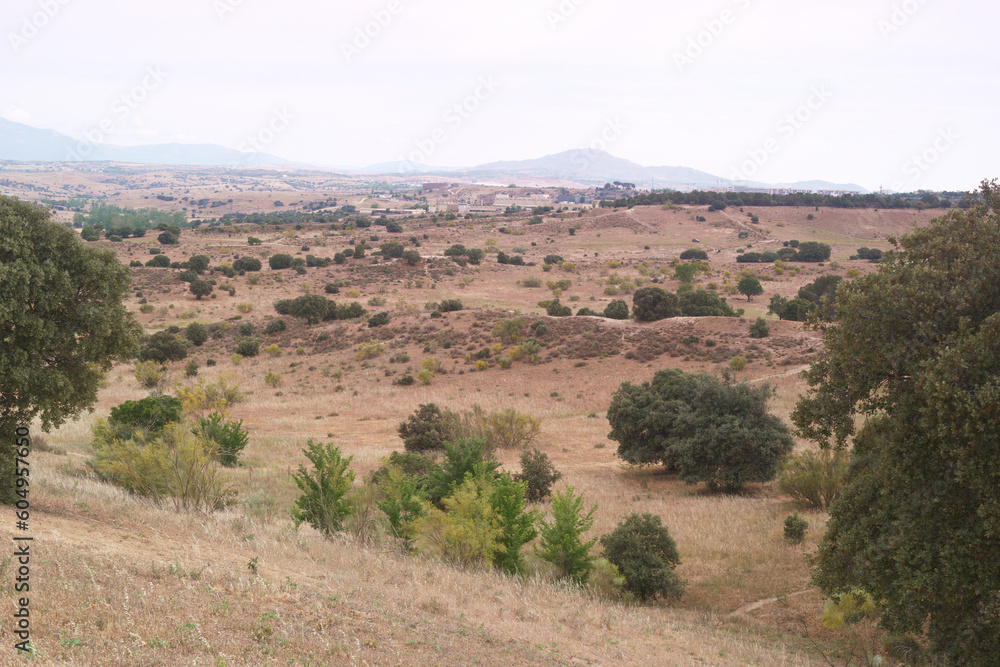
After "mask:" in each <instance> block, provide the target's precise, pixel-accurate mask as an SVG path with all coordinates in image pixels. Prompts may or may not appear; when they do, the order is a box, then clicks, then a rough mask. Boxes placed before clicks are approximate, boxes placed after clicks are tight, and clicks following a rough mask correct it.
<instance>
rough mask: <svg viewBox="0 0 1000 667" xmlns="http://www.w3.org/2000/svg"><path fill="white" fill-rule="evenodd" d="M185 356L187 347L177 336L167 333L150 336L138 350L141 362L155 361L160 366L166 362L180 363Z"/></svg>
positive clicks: (161, 332) (158, 332)
mask: <svg viewBox="0 0 1000 667" xmlns="http://www.w3.org/2000/svg"><path fill="white" fill-rule="evenodd" d="M186 356H187V345H185V344H184V341H183V340H181V338H180V336H178V335H177V334H172V333H170V332H169V331H157V332H156V333H155V334H153V335H152V336H150V337H149V338H148V339H147V340H146V342H145V343H143V345H142V348H140V350H139V359H141V360H142V361H156V362H159V363H161V364H163V363H166V362H168V361H180V360H181V359H183V358H185V357H186Z"/></svg>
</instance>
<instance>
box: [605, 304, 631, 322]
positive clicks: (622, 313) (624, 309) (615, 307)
mask: <svg viewBox="0 0 1000 667" xmlns="http://www.w3.org/2000/svg"><path fill="white" fill-rule="evenodd" d="M604 317H607V318H610V319H612V320H627V319H628V304H627V303H625V302H624V301H623V300H621V299H615V300H614V301H612V302H611V303H609V304H608V305H607V307H606V308H605V309H604Z"/></svg>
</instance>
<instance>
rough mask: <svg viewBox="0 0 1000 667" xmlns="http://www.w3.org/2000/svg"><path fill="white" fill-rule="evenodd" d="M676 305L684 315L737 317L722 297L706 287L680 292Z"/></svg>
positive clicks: (680, 313)
mask: <svg viewBox="0 0 1000 667" xmlns="http://www.w3.org/2000/svg"><path fill="white" fill-rule="evenodd" d="M677 306H678V310H679V313H678V314H679V315H683V316H684V317H737V312H736V311H735V310H733V309H732V308H731V307H730V306H729V305H728V304H727V303H726V300H725V299H724V298H722V297H721V296H719V295H718V294H716V293H715V292H714V291H712V290H707V289H702V290H691V291H687V292H680V293H679V294H678V303H677Z"/></svg>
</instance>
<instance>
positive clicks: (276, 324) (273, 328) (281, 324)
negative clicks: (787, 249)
mask: <svg viewBox="0 0 1000 667" xmlns="http://www.w3.org/2000/svg"><path fill="white" fill-rule="evenodd" d="M287 328H288V325H286V324H285V321H284V320H272V321H271V322H268V323H267V326H266V327H264V333H265V334H267V335H272V334H276V333H281V332H282V331H284V330H285V329H287Z"/></svg>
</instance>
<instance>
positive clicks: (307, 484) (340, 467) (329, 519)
mask: <svg viewBox="0 0 1000 667" xmlns="http://www.w3.org/2000/svg"><path fill="white" fill-rule="evenodd" d="M302 453H303V454H305V456H306V458H307V459H309V461H310V462H311V463H312V469H310V470H307V469H306V468H305V466H303V465H301V464H300V465H299V471H298V472H297V473H294V474H292V479H293V480H295V484H296V486H298V487H299V490H300V491H301V492H302V495H301V496H299V498H298V500H296V501H295V503H294V505H293V506H292V520H293V521H294V522H295V527H296V528H298V527H299V526H300V525H302V523H303V522H308V523H309V525H310V526H312V527H313V528H315V529H316V530H318V531H320V532H321V533H323V535H324V536H325V537H330V536H331V535H333V533H335V532H338V531H340V530H342V529H343V524H344V519H346V518H347V516H348V515H349V513H350V502H349V500H348V499H347V492H348V491H349V490H350V489H351V487H352V486H353V485H354V471H353V470H350V469H348V466H349V465H350V463H351V460H352V459H353V458H354V457H353V456H348V457H347V458H346V459H345V458H343V456H341V453H340V448H339V447H334V446H333V445H332V444H327V445H326V446H325V447H324V446H323V445H322V444H320V443H318V442H313V440H312V438H310V439H309V441H308V442H307V443H306V449H303V450H302Z"/></svg>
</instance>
